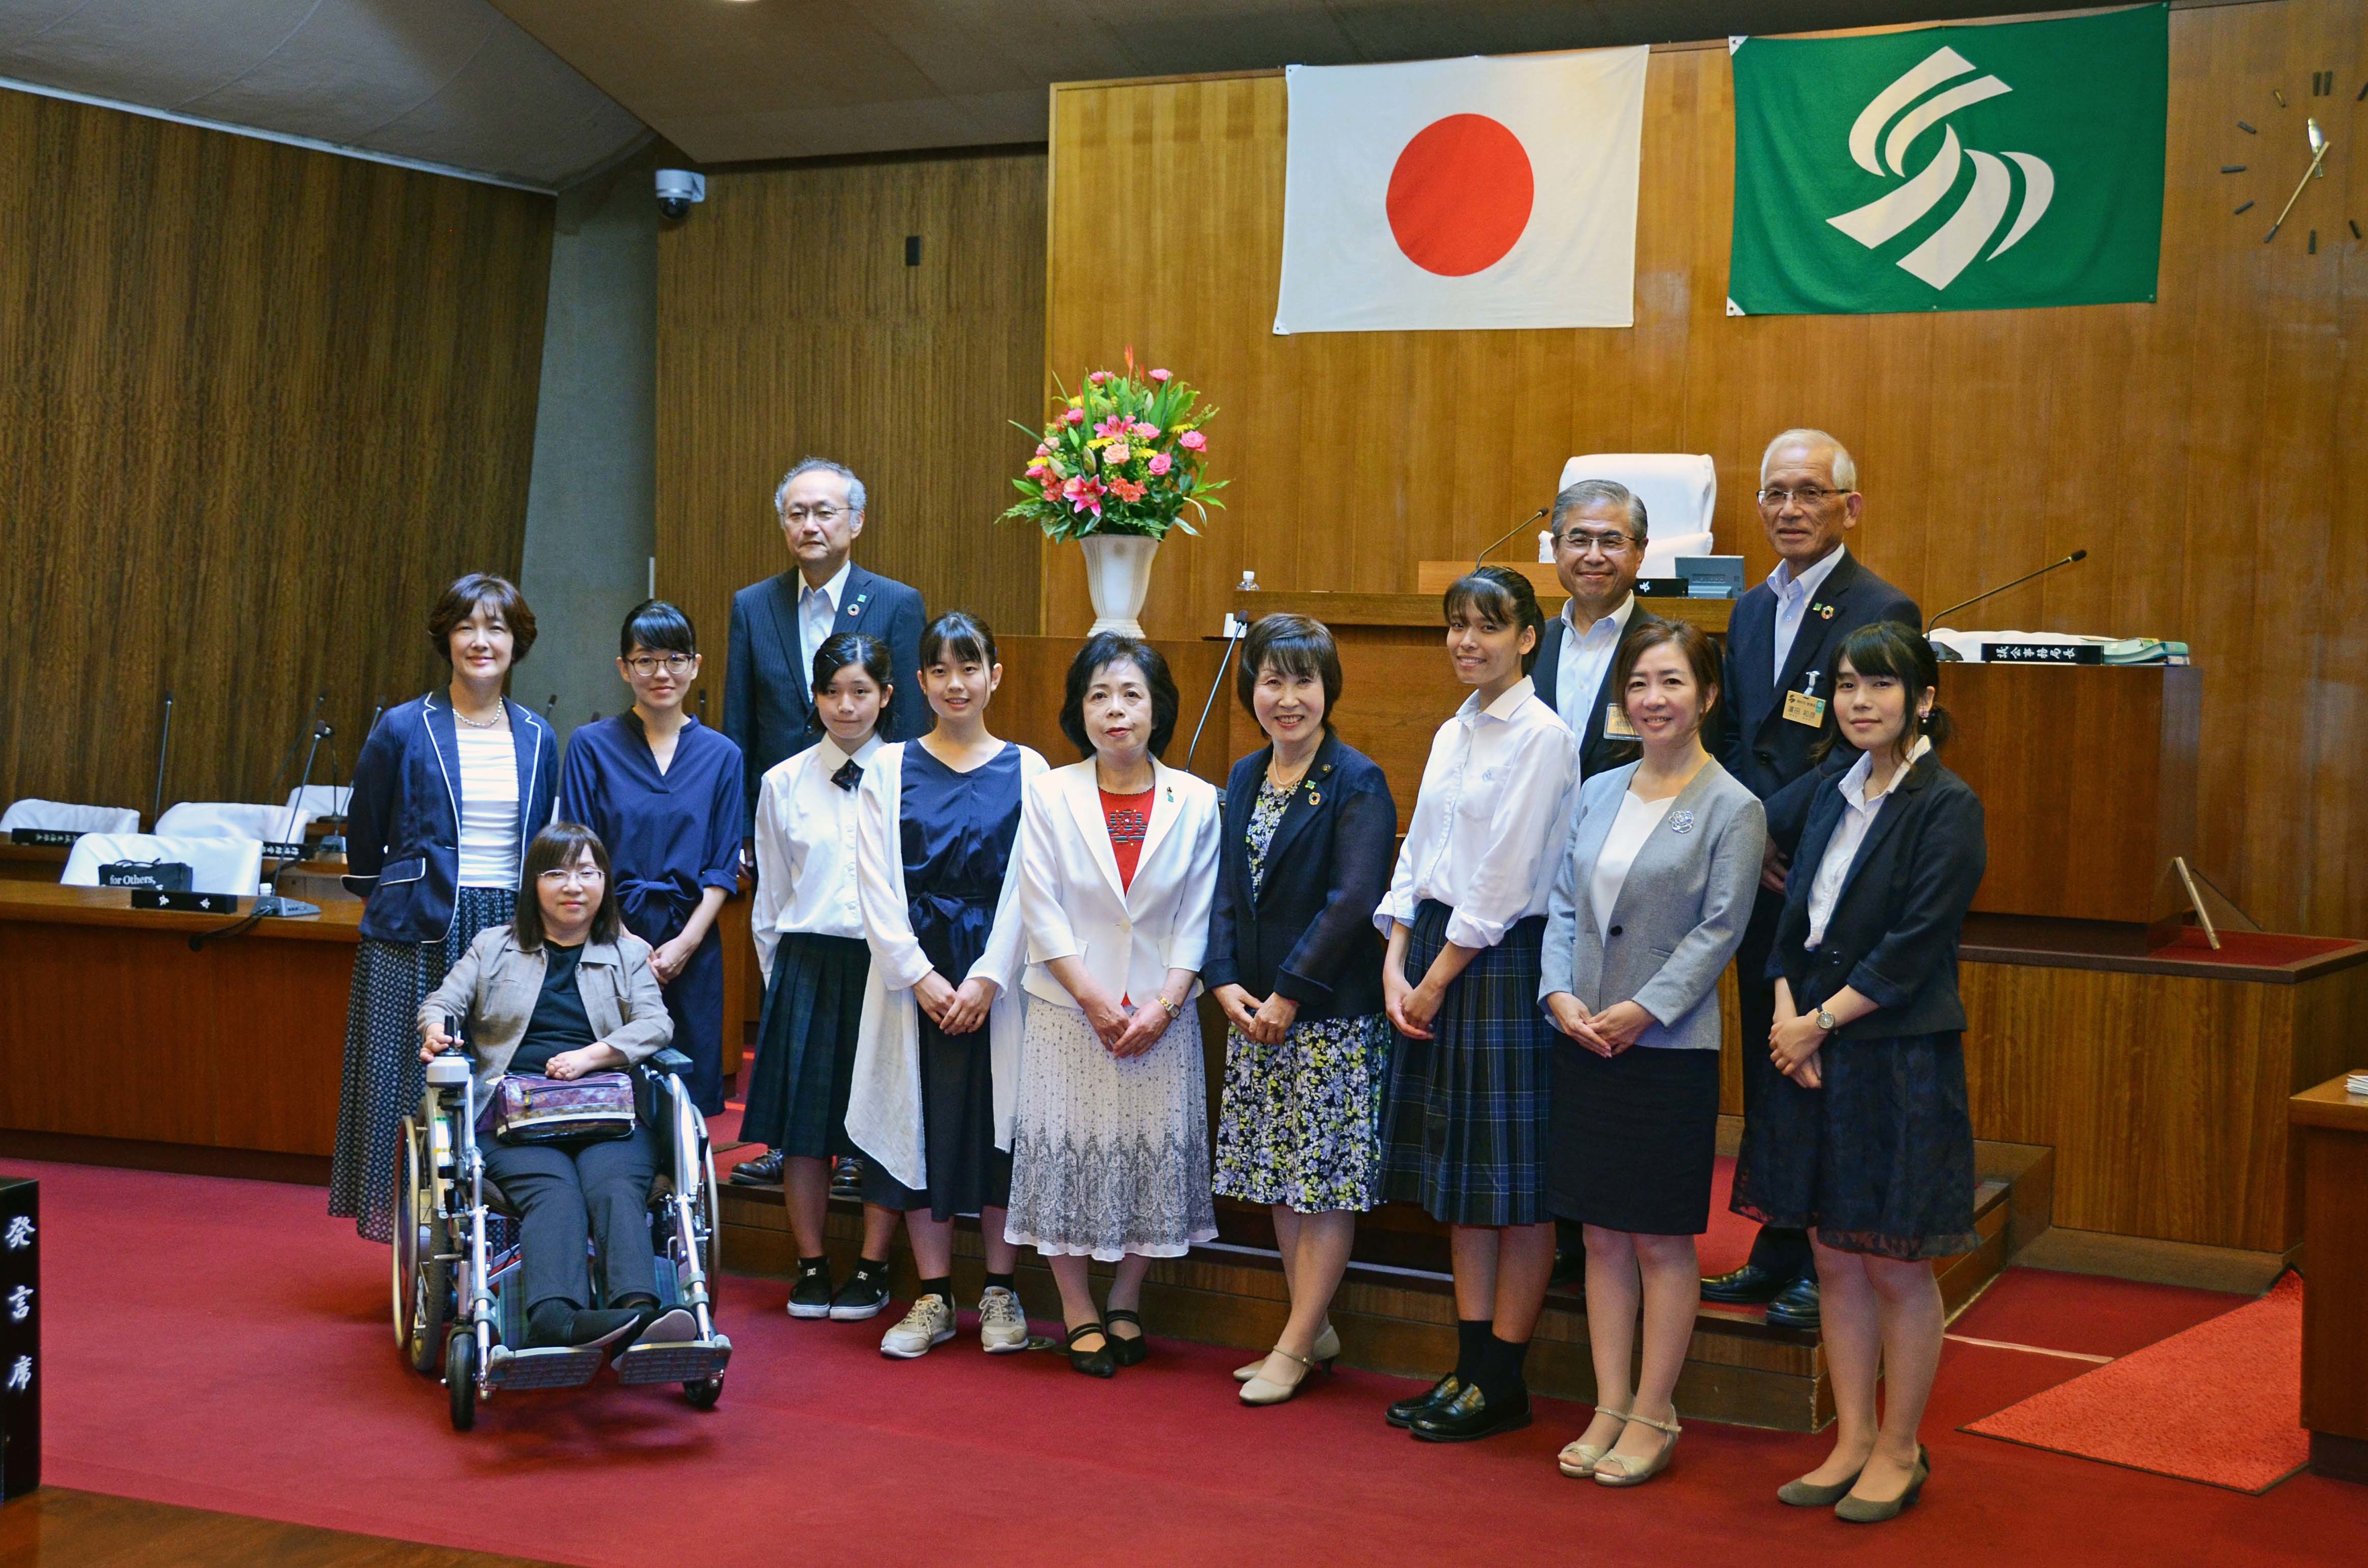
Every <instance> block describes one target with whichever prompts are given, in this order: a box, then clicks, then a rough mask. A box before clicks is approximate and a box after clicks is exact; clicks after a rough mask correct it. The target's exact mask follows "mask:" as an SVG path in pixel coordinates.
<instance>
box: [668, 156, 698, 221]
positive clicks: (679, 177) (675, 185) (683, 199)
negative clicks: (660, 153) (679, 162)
mask: <svg viewBox="0 0 2368 1568" xmlns="http://www.w3.org/2000/svg"><path fill="white" fill-rule="evenodd" d="M706 199H707V176H705V175H695V174H693V173H691V172H690V171H689V169H660V170H659V171H658V210H659V211H660V212H662V213H664V214H666V218H667V219H668V220H669V221H671V222H677V223H678V222H682V217H683V214H684V213H686V212H689V210H690V204H691V203H692V202H694V201H704V200H706Z"/></svg>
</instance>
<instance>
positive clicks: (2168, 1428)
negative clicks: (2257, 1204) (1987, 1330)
mask: <svg viewBox="0 0 2368 1568" xmlns="http://www.w3.org/2000/svg"><path fill="white" fill-rule="evenodd" d="M2302 1290H2303V1286H2302V1278H2301V1277H2300V1276H2299V1275H2294V1274H2289V1275H2287V1276H2286V1277H2285V1278H2283V1279H2280V1280H2279V1281H2278V1283H2277V1285H2276V1286H2275V1287H2274V1288H2273V1289H2272V1290H2271V1291H2270V1293H2269V1294H2268V1295H2267V1296H2265V1297H2263V1298H2262V1299H2261V1300H2260V1301H2255V1302H2253V1303H2251V1304H2250V1305H2248V1306H2244V1307H2240V1308H2238V1309H2237V1311H2235V1312H2227V1313H2224V1314H2223V1315H2221V1316H2219V1317H2215V1318H2214V1319H2212V1320H2211V1321H2209V1322H2207V1323H2203V1324H2197V1325H2196V1326H2195V1327H2193V1328H2191V1329H2188V1330H2186V1331H2185V1332H2184V1333H2181V1334H2176V1335H2172V1336H2171V1337H2170V1338H2169V1339H2166V1340H2163V1341H2161V1342H2160V1343H2159V1344H2156V1345H2150V1346H2147V1347H2146V1348H2145V1349H2143V1350H2138V1351H2135V1352H2134V1353H2132V1354H2130V1355H2128V1356H2124V1357H2123V1358H2121V1359H2120V1360H2118V1361H2115V1362H2113V1363H2112V1365H2110V1366H2105V1367H2100V1368H2098V1369H2096V1370H2095V1371H2093V1372H2089V1373H2086V1374H2084V1375H2083V1376H2080V1377H2078V1378H2075V1379H2073V1380H2072V1381H2070V1382H2067V1383H2063V1384H2060V1385H2059V1386H2057V1387H2055V1388H2052V1389H2049V1390H2048V1391H2047V1392H2044V1393H2041V1394H2037V1395H2034V1396H2033V1397H2032V1398H2030V1399H2026V1400H2024V1401H2023V1402H2022V1403H2020V1404H2016V1405H2012V1406H2009V1408H2007V1409H2005V1410H2001V1411H1999V1412H1998V1414H1997V1415H1991V1416H1987V1417H1985V1418H1984V1419H1982V1420H1979V1421H1976V1422H1974V1423H1972V1424H1971V1425H1970V1426H1966V1427H1965V1430H1966V1431H1968V1432H1977V1433H1979V1434H1981V1435H1982V1436H1983V1437H2003V1438H2005V1439H2006V1440H2008V1441H2009V1442H2014V1443H2027V1444H2030V1445H2031V1446H2032V1447H2033V1448H2039V1449H2054V1450H2055V1452H2057V1453H2065V1454H2073V1455H2077V1456H2078V1457H2080V1458H2082V1459H2092V1460H2104V1461H2105V1462H2106V1463H2108V1464H2118V1465H2127V1466H2129V1467H2130V1468H2131V1469H2133V1470H2146V1471H2154V1472H2155V1473H2156V1474H2157V1475H2175V1476H2179V1477H2180V1478H2182V1479H2184V1480H2188V1481H2202V1482H2206V1483H2210V1484H2212V1485H2214V1486H2226V1487H2230V1488H2233V1489H2235V1490H2237V1491H2239V1492H2248V1493H2259V1492H2263V1491H2267V1490H2268V1489H2269V1488H2270V1487H2272V1486H2275V1485H2276V1484H2277V1483H2279V1482H2281V1481H2283V1480H2284V1479H2285V1478H2286V1477H2287V1476H2289V1475H2292V1474H2293V1473H2294V1471H2297V1470H2300V1469H2301V1468H2302V1467H2303V1466H2304V1465H2305V1463H2307V1462H2308V1461H2309V1460H2310V1435H2309V1434H2308V1433H2307V1432H2305V1430H2304V1429H2303V1427H2302V1424H2301V1409H2302Z"/></svg>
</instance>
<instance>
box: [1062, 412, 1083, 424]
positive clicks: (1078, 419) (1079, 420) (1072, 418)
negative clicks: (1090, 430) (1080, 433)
mask: <svg viewBox="0 0 2368 1568" xmlns="http://www.w3.org/2000/svg"><path fill="white" fill-rule="evenodd" d="M1085 422H1086V411H1085V410H1084V409H1082V408H1071V409H1064V410H1063V411H1062V414H1061V423H1062V424H1064V425H1083V424H1084V423H1085Z"/></svg>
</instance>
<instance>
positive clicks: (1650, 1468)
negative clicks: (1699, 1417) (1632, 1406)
mask: <svg viewBox="0 0 2368 1568" xmlns="http://www.w3.org/2000/svg"><path fill="white" fill-rule="evenodd" d="M1628 1419H1629V1420H1631V1421H1634V1422H1635V1423H1636V1424H1637V1425H1638V1426H1650V1427H1651V1428H1652V1429H1653V1430H1654V1431H1656V1432H1666V1433H1668V1435H1669V1440H1668V1442H1666V1443H1664V1444H1662V1445H1661V1451H1660V1452H1659V1453H1657V1454H1655V1455H1654V1456H1653V1459H1652V1462H1650V1463H1649V1464H1647V1465H1645V1467H1644V1468H1643V1469H1642V1470H1634V1471H1632V1470H1630V1469H1629V1468H1628V1466H1629V1464H1630V1463H1631V1462H1632V1461H1630V1460H1626V1459H1623V1458H1622V1457H1620V1456H1618V1455H1616V1454H1611V1453H1606V1454H1605V1455H1604V1456H1603V1457H1602V1458H1601V1459H1600V1460H1596V1461H1595V1484H1597V1485H1598V1486H1642V1485H1644V1484H1645V1483H1646V1482H1648V1481H1650V1480H1652V1479H1653V1477H1655V1476H1656V1475H1658V1474H1660V1473H1661V1472H1662V1471H1665V1470H1667V1469H1668V1468H1669V1456H1670V1455H1671V1454H1674V1453H1676V1452H1677V1451H1678V1437H1679V1434H1680V1433H1682V1432H1684V1431H1685V1428H1684V1427H1683V1426H1679V1425H1678V1413H1677V1409H1676V1407H1675V1406H1672V1407H1671V1408H1670V1410H1669V1419H1668V1420H1667V1421H1666V1422H1663V1421H1656V1420H1654V1419H1653V1418H1652V1417H1651V1416H1649V1415H1630V1416H1629V1417H1628ZM1605 1465H1617V1466H1619V1467H1620V1468H1619V1469H1617V1470H1606V1469H1604V1468H1603V1467H1604V1466H1605Z"/></svg>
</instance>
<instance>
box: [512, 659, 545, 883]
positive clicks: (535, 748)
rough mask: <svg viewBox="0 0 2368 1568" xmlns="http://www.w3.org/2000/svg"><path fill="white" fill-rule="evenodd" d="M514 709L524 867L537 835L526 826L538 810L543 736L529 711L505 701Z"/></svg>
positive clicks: (520, 830) (513, 735)
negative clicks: (536, 789) (536, 792)
mask: <svg viewBox="0 0 2368 1568" xmlns="http://www.w3.org/2000/svg"><path fill="white" fill-rule="evenodd" d="M502 700H503V701H504V702H505V703H507V705H508V708H509V710H510V744H511V746H512V747H513V749H515V750H516V752H517V754H518V853H519V857H520V864H524V856H525V853H526V845H527V841H528V840H529V839H530V838H532V837H533V836H534V835H532V834H530V833H529V832H528V831H527V827H526V814H527V812H529V811H531V810H533V809H534V783H535V777H534V776H535V772H536V770H537V769H538V768H540V767H541V766H542V733H541V731H540V730H538V729H536V728H535V722H534V720H533V719H531V718H530V717H529V716H528V714H527V710H525V709H523V708H521V707H519V706H518V704H517V703H515V702H511V701H510V700H509V699H507V698H504V699H502Z"/></svg>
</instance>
